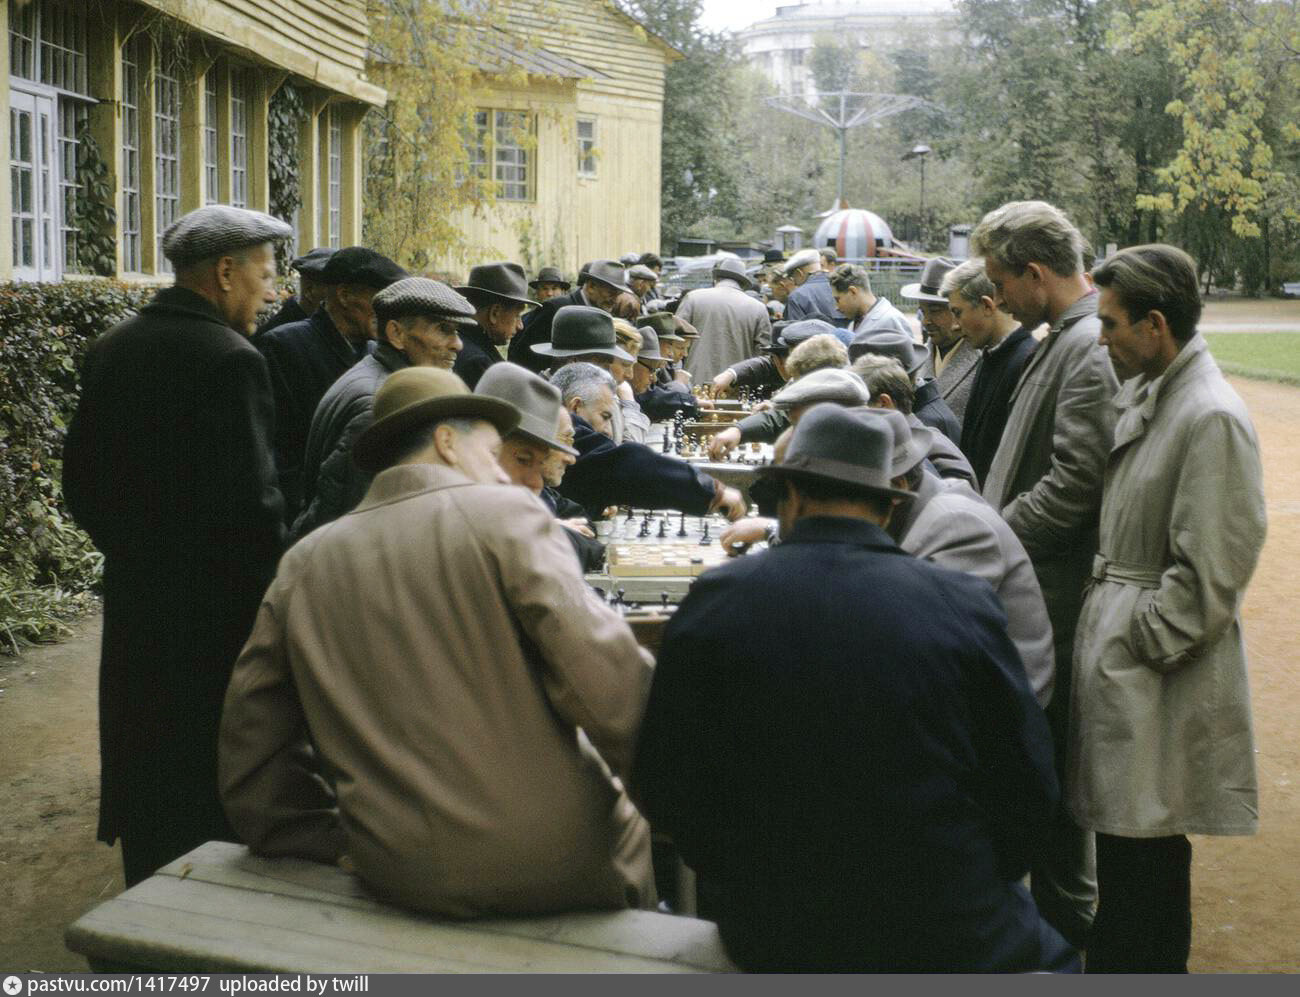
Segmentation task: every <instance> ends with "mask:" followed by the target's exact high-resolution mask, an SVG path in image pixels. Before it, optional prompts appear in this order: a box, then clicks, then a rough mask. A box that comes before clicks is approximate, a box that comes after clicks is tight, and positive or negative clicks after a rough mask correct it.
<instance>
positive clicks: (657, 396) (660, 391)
mask: <svg viewBox="0 0 1300 997" xmlns="http://www.w3.org/2000/svg"><path fill="white" fill-rule="evenodd" d="M636 403H637V404H638V405H640V406H641V411H642V412H644V413H645V415H646V418H647V419H649V420H650V421H651V422H665V421H668V420H671V419H673V418H675V417H676V415H677V413H678V412H679V411H680V412H684V413H685V414H686V415H687V416H689V417H691V418H694V417H695V416H696V415H698V414H699V411H700V406H699V403H698V402H696V401H695V396H694V395H692V394H691V393H690V392H689V391H678V390H677V389H676V388H665V387H663V386H662V385H658V384H652V385H650V387H649V388H647V389H646V390H645V391H643V392H641V394H639V395H637V396H636Z"/></svg>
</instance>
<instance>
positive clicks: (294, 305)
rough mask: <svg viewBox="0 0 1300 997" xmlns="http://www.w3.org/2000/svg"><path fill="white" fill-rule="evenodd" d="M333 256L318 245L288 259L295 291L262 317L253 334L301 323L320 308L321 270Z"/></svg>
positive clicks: (324, 247)
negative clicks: (270, 314)
mask: <svg viewBox="0 0 1300 997" xmlns="http://www.w3.org/2000/svg"><path fill="white" fill-rule="evenodd" d="M333 255H334V250H333V249H330V248H329V247H326V246H322V247H318V248H316V249H313V250H311V251H310V252H306V253H303V254H302V255H301V256H295V257H294V258H293V259H292V260H290V261H289V269H290V270H293V271H295V272H296V273H297V274H298V291H297V293H296V294H291V295H289V298H288V300H286V301H285V303H284V304H282V305H281V306H280V307H279V309H277V310H276V312H275V314H274V315H272V316H271V317H270V318H268V319H265V320H263V322H262V323H261V325H259V326H258V327H257V335H259V336H260V335H261V334H262V333H264V332H267V331H268V330H270V329H275V328H277V327H279V326H282V325H288V324H289V323H290V322H301V321H302V320H303V319H305V318H307V317H308V316H310V315H311V313H312V312H314V311H315V310H316V309H317V308H319V307H320V305H321V302H323V301H324V300H325V283H324V282H323V281H322V280H321V272H322V271H323V270H324V269H325V264H326V263H328V262H329V258H330V257H331V256H333Z"/></svg>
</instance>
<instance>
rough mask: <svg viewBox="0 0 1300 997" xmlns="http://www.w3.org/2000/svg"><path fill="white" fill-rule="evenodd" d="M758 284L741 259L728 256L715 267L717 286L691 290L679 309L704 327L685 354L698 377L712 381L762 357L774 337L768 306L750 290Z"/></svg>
mask: <svg viewBox="0 0 1300 997" xmlns="http://www.w3.org/2000/svg"><path fill="white" fill-rule="evenodd" d="M754 288H755V284H754V281H753V279H752V278H751V277H750V276H749V274H747V273H745V265H744V263H742V262H741V261H740V260H738V259H734V258H724V259H721V260H719V261H718V262H717V264H716V265H715V266H714V267H713V286H712V287H709V288H705V289H703V290H700V291H692V292H691V293H690V294H688V295H687V296H686V298H685V299H684V300H683V301H682V303H681V305H680V306H679V307H678V309H677V317H678V318H680V319H682V320H684V321H686V322H690V323H691V324H692V325H694V326H696V327H697V328H698V329H699V330H700V341H699V342H698V343H696V344H695V348H694V349H692V350H691V353H690V356H688V357H687V358H686V369H687V370H688V371H690V373H691V377H693V378H694V379H695V380H696V382H698V383H703V382H704V381H712V380H713V379H714V378H715V377H717V375H718V374H719V373H721V372H722V371H723V370H725V369H726V368H728V367H730V366H731V365H732V364H733V363H739V362H740V361H741V360H745V359H747V358H749V357H753V356H757V355H758V354H759V353H761V352H762V351H763V350H765V349H766V348H767V346H768V344H769V343H770V342H771V341H772V322H771V320H770V319H769V318H768V315H767V308H765V307H764V305H763V303H762V302H761V301H755V300H754V299H753V298H751V297H750V296H749V295H748V294H746V293H745V292H746V291H752V290H754Z"/></svg>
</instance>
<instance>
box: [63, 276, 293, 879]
mask: <svg viewBox="0 0 1300 997" xmlns="http://www.w3.org/2000/svg"><path fill="white" fill-rule="evenodd" d="M274 419H275V406H274V402H273V401H272V396H271V384H270V380H269V378H268V376H267V370H266V361H265V360H263V358H262V355H261V354H260V353H259V352H258V351H257V350H256V349H255V348H254V347H253V345H252V344H251V343H250V342H249V341H248V339H247V337H245V336H243V335H241V334H239V333H237V332H235V331H234V330H233V329H231V328H230V327H229V326H227V325H226V324H225V322H224V321H223V320H222V319H221V317H220V315H219V314H218V312H217V310H216V309H215V308H214V307H213V306H212V305H211V304H209V303H208V302H207V301H206V300H204V299H203V298H202V297H200V296H199V295H197V294H194V293H193V292H191V291H188V290H184V289H182V288H168V289H166V290H163V291H160V292H159V293H158V295H157V297H156V298H155V299H154V300H153V302H152V303H150V304H149V305H146V306H145V307H144V308H143V309H141V311H140V314H139V315H137V316H135V317H133V318H129V319H127V320H126V321H124V322H122V323H120V324H119V325H117V326H115V327H114V328H113V329H111V330H110V331H108V332H107V333H105V334H104V335H103V336H101V337H100V338H99V339H98V340H97V341H96V342H95V343H94V344H92V346H91V347H90V350H89V353H88V354H87V357H86V362H85V366H84V368H83V370H82V392H81V398H80V401H79V404H78V406H77V412H76V415H75V416H74V417H73V420H72V424H71V426H70V427H69V429H68V435H67V440H66V442H65V445H64V453H63V489H64V495H65V497H66V499H67V503H68V507H69V509H70V510H71V511H72V515H73V517H74V518H75V519H76V521H77V523H78V524H80V525H81V526H82V527H83V528H84V529H85V530H86V532H87V533H89V534H90V537H91V539H92V540H93V541H94V542H95V545H96V546H97V547H98V548H99V549H100V550H101V551H102V552H103V554H104V639H103V653H102V657H101V663H100V698H99V716H100V753H101V764H102V767H101V773H100V820H99V837H100V839H101V840H103V841H106V842H109V843H112V842H113V841H114V840H115V839H116V838H118V837H119V836H120V837H122V838H123V839H124V840H130V841H132V842H133V843H134V844H136V845H138V846H142V847H143V848H145V849H146V850H150V849H151V846H152V850H156V851H157V852H158V853H160V854H162V853H165V852H166V851H170V852H172V853H173V857H174V856H175V855H180V854H182V853H184V852H185V851H187V850H188V849H190V848H192V847H194V846H195V845H198V844H201V843H202V842H204V841H206V840H209V839H212V838H229V837H230V836H231V831H230V829H229V826H228V825H227V823H226V820H225V816H224V813H223V811H222V808H221V803H220V800H219V799H218V796H217V728H218V722H219V720H220V716H221V703H222V699H223V697H224V695H225V691H226V684H227V682H228V680H229V678H230V671H231V667H232V666H233V665H234V662H235V658H236V657H237V656H238V654H239V651H240V649H241V648H242V646H243V644H244V641H245V639H246V638H247V637H248V634H249V632H250V630H251V629H252V625H253V618H254V616H255V615H256V613H257V607H258V604H259V603H260V601H261V598H262V594H263V592H264V591H265V589H266V586H267V585H268V584H269V582H270V580H271V578H272V576H273V575H274V573H275V566H276V561H277V560H278V558H279V555H280V551H281V548H282V543H283V537H284V527H283V506H282V501H281V497H280V492H279V489H278V488H277V487H276V475H275V466H274V463H273V461H272V456H271V439H272V433H273V429H274Z"/></svg>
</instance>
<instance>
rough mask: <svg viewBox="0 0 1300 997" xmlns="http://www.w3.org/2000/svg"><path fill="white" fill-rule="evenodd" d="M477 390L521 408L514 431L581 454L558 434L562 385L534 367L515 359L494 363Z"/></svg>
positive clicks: (540, 441)
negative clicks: (527, 367)
mask: <svg viewBox="0 0 1300 997" xmlns="http://www.w3.org/2000/svg"><path fill="white" fill-rule="evenodd" d="M474 393H475V394H476V395H485V396H486V397H488V398H500V399H501V400H502V401H503V402H508V403H509V404H511V405H513V406H514V407H515V408H517V409H518V410H519V425H518V426H516V427H515V428H514V429H513V430H512V432H515V433H522V434H523V435H524V436H527V437H528V438H529V439H530V440H536V441H537V442H538V443H542V444H545V445H546V446H548V447H550V448H552V449H553V450H562V451H564V452H565V453H567V454H572V455H573V456H574V457H576V456H578V451H576V450H574V449H573V447H571V446H568V445H567V444H564V443H561V442H560V441H559V440H557V439H556V438H555V428H556V426H557V424H558V423H559V420H560V409H561V408H562V407H563V406H562V403H561V401H560V391H559V389H558V388H556V387H554V386H552V385H550V384H548V383H547V382H546V381H545V380H544V379H542V378H541V377H538V376H537V375H536V374H534V373H533V372H532V371H531V370H528V369H526V368H524V367H520V366H519V365H518V364H513V363H494V364H493V365H492V366H491V367H489V368H488V369H487V370H486V371H485V372H484V374H483V376H482V377H480V378H479V381H478V385H477V386H476V387H475V388H474Z"/></svg>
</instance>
